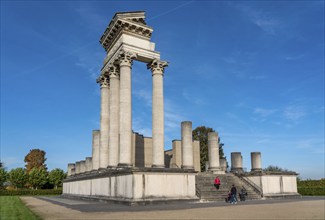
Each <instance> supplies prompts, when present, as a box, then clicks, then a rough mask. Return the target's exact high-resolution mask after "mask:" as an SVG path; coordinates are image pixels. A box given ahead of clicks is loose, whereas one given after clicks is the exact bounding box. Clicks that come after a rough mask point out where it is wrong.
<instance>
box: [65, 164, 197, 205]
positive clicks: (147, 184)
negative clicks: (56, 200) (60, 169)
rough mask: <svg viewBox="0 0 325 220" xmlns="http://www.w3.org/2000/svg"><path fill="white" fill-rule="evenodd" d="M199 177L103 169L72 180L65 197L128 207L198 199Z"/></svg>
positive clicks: (178, 172)
mask: <svg viewBox="0 0 325 220" xmlns="http://www.w3.org/2000/svg"><path fill="white" fill-rule="evenodd" d="M195 175H196V172H194V171H192V170H184V169H178V168H169V169H167V168H119V169H103V170H100V171H93V172H87V173H83V174H79V175H72V176H70V177H68V178H67V179H66V180H65V181H64V183H63V196H65V197H78V198H82V199H92V200H102V201H106V202H114V203H122V204H127V205H146V204H151V203H166V202H172V201H191V200H198V197H196V195H195Z"/></svg>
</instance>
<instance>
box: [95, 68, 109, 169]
mask: <svg viewBox="0 0 325 220" xmlns="http://www.w3.org/2000/svg"><path fill="white" fill-rule="evenodd" d="M97 83H99V84H100V145H99V168H106V167H107V166H108V137H109V78H108V76H107V75H106V71H105V70H104V72H103V73H102V74H101V75H100V77H99V78H98V79H97Z"/></svg>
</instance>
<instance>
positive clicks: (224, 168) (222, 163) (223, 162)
mask: <svg viewBox="0 0 325 220" xmlns="http://www.w3.org/2000/svg"><path fill="white" fill-rule="evenodd" d="M220 169H221V170H222V171H227V160H226V158H221V159H220Z"/></svg>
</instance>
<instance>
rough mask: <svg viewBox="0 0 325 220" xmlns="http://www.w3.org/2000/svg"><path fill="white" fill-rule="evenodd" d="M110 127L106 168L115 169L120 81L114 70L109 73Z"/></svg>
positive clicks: (117, 152) (116, 161)
mask: <svg viewBox="0 0 325 220" xmlns="http://www.w3.org/2000/svg"><path fill="white" fill-rule="evenodd" d="M109 106H110V110H109V113H110V126H109V153H108V157H109V158H108V166H109V167H116V166H117V164H118V162H119V129H120V115H119V113H120V112H119V106H120V80H119V76H118V74H117V70H116V68H114V71H112V72H111V73H110V105H109Z"/></svg>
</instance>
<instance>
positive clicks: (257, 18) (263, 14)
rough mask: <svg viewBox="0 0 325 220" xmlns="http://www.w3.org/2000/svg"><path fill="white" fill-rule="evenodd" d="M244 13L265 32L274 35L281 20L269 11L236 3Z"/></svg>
mask: <svg viewBox="0 0 325 220" xmlns="http://www.w3.org/2000/svg"><path fill="white" fill-rule="evenodd" d="M235 7H236V8H237V9H239V10H240V11H241V12H242V13H244V14H245V15H246V16H248V18H249V19H250V21H251V22H252V23H254V24H255V25H256V26H258V27H259V28H260V29H262V30H263V31H264V32H265V33H267V34H271V35H274V34H276V31H277V29H278V28H279V26H280V22H279V20H277V19H275V18H274V17H272V16H271V14H270V13H269V12H267V11H262V10H256V9H254V8H252V7H249V6H247V5H238V4H237V5H235Z"/></svg>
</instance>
